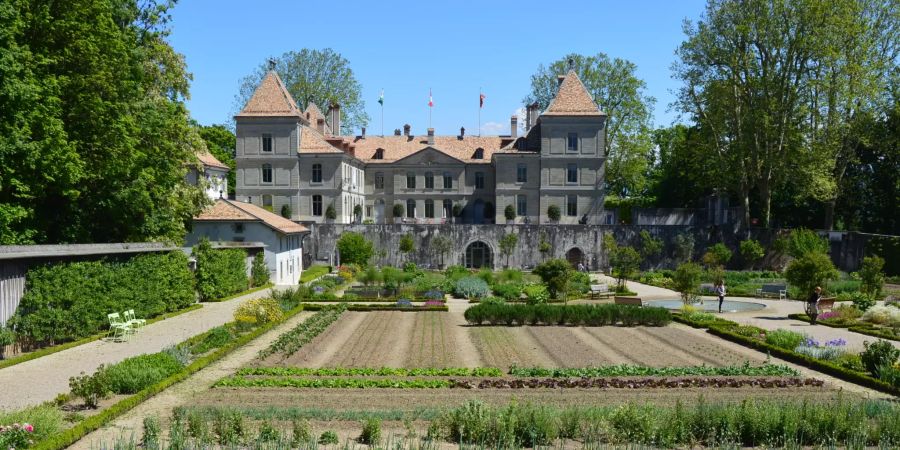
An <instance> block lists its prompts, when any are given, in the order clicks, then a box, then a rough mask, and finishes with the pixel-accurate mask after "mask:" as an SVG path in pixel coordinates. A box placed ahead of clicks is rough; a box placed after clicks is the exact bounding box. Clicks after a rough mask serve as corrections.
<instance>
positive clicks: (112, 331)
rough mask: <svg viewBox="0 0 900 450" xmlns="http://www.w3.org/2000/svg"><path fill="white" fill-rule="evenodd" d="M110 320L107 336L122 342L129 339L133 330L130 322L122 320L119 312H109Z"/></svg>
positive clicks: (108, 317) (107, 316)
mask: <svg viewBox="0 0 900 450" xmlns="http://www.w3.org/2000/svg"><path fill="white" fill-rule="evenodd" d="M106 318H107V319H108V320H109V331H107V332H106V338H107V339H112V340H113V341H115V342H122V341H125V340H127V339H128V335H129V334H131V333H132V332H133V330H132V329H131V327H130V326H128V322H125V321H123V320H122V317H121V316H120V315H119V313H112V314H107V315H106Z"/></svg>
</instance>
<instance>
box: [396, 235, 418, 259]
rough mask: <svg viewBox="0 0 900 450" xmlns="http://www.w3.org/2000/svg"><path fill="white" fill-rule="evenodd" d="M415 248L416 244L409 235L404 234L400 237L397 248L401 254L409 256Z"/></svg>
mask: <svg viewBox="0 0 900 450" xmlns="http://www.w3.org/2000/svg"><path fill="white" fill-rule="evenodd" d="M415 248H416V242H415V241H414V240H413V237H412V235H411V234H404V235H403V236H400V245H399V247H397V249H398V250H400V252H401V253H405V254H407V255H408V254H410V253H412V251H413V250H415Z"/></svg>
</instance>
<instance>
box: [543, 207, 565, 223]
mask: <svg viewBox="0 0 900 450" xmlns="http://www.w3.org/2000/svg"><path fill="white" fill-rule="evenodd" d="M561 214H562V213H561V212H560V210H559V206H556V205H550V206H548V207H547V218H548V219H550V220H552V221H554V222H557V221H559V217H560V215H561Z"/></svg>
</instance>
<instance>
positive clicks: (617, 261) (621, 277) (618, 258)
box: [609, 246, 641, 287]
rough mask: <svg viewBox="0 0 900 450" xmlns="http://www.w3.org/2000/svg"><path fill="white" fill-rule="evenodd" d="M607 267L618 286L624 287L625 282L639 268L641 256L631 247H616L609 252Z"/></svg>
mask: <svg viewBox="0 0 900 450" xmlns="http://www.w3.org/2000/svg"><path fill="white" fill-rule="evenodd" d="M609 265H610V267H611V268H612V274H613V276H614V277H616V280H617V281H618V284H619V286H622V287H625V286H626V282H627V281H628V280H629V279H630V278H632V276H634V274H635V272H637V270H638V269H639V268H640V266H641V255H640V254H639V253H638V252H637V250H635V249H634V248H632V247H629V246H617V247H616V248H614V249H612V250H610V251H609Z"/></svg>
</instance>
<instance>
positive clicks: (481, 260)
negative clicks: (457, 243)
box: [465, 241, 494, 269]
mask: <svg viewBox="0 0 900 450" xmlns="http://www.w3.org/2000/svg"><path fill="white" fill-rule="evenodd" d="M465 258H466V260H465V266H466V267H467V268H469V269H480V268H482V267H488V268H493V267H494V255H493V254H492V253H491V247H490V246H489V245H487V244H485V243H484V242H481V241H475V242H473V243H471V244H469V245H468V246H467V247H466V253H465Z"/></svg>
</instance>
